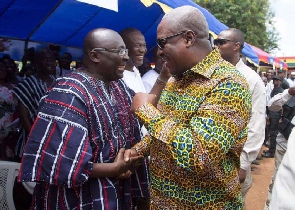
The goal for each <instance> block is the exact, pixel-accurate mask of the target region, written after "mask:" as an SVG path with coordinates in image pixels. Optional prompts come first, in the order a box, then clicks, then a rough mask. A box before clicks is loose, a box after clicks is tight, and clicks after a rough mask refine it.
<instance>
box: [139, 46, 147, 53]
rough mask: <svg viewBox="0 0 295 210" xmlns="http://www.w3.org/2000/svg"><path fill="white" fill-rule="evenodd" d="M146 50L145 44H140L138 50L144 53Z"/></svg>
mask: <svg viewBox="0 0 295 210" xmlns="http://www.w3.org/2000/svg"><path fill="white" fill-rule="evenodd" d="M146 51H147V49H146V46H140V47H139V52H142V53H145V52H146Z"/></svg>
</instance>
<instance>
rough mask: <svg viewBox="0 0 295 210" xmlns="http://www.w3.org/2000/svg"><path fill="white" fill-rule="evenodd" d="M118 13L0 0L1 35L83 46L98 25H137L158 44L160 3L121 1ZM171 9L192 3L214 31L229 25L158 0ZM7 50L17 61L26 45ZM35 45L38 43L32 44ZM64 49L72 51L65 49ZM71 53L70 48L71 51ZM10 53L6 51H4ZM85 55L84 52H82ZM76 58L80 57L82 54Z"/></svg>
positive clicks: (181, 0) (182, 1)
mask: <svg viewBox="0 0 295 210" xmlns="http://www.w3.org/2000/svg"><path fill="white" fill-rule="evenodd" d="M118 1H119V5H118V6H119V12H115V11H112V10H108V9H104V8H101V7H97V6H93V5H89V4H86V3H82V2H78V1H76V0H63V1H61V0H60V1H59V0H50V1H40V0H1V1H0V25H1V31H0V37H7V38H11V39H17V40H23V41H26V40H27V41H28V42H29V44H27V45H29V47H30V42H37V43H54V44H59V45H62V46H67V47H74V48H78V49H80V48H81V47H82V45H83V39H84V37H85V36H86V34H87V33H88V32H89V31H90V30H92V29H94V28H99V27H105V28H110V29H113V30H115V31H118V32H119V31H121V30H122V29H124V28H126V27H135V28H138V29H139V30H140V31H141V32H142V33H143V34H144V36H145V38H146V42H147V48H148V50H149V49H151V48H152V47H154V46H155V45H156V29H157V26H158V24H159V22H160V20H161V18H162V17H163V15H164V12H163V10H162V9H161V7H160V6H159V5H158V4H155V3H154V4H153V5H151V6H150V7H145V5H144V4H142V2H141V1H140V0H128V1H127V0H118ZM158 2H161V3H163V4H166V5H167V6H169V7H171V8H176V7H179V6H183V5H191V6H194V7H197V8H199V9H200V10H201V11H202V12H203V14H204V15H205V17H206V19H207V21H208V23H209V29H210V30H211V31H212V32H214V33H215V34H219V32H221V31H222V30H224V29H226V28H228V27H227V26H226V25H224V24H223V23H221V22H220V21H219V20H217V19H216V18H215V17H214V16H213V15H212V14H211V13H209V12H208V11H207V10H206V9H204V8H202V7H200V6H199V5H197V4H195V3H194V2H192V1H191V0H158ZM13 45H19V47H14V48H13V47H11V48H12V49H11V50H10V51H9V52H8V53H9V54H12V57H13V58H14V59H16V60H20V59H21V57H22V56H23V49H24V46H25V44H24V43H22V44H20V43H17V44H15V43H13ZM31 46H35V45H31ZM64 51H70V50H67V49H65V50H64ZM70 52H71V51H70ZM4 53H7V52H4ZM243 53H244V54H245V55H246V56H247V57H248V58H250V59H251V60H252V61H254V62H255V63H257V64H258V63H259V60H258V56H257V54H256V53H255V52H254V51H253V50H252V48H250V47H248V46H247V45H246V47H245V48H244V49H243ZM80 54H81V55H82V52H80ZM73 57H74V58H75V57H79V53H77V55H75V53H74V56H73Z"/></svg>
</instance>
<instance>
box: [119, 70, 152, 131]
mask: <svg viewBox="0 0 295 210" xmlns="http://www.w3.org/2000/svg"><path fill="white" fill-rule="evenodd" d="M123 75H124V76H123V78H122V79H123V81H124V82H125V83H126V85H127V86H128V87H129V88H130V89H132V90H133V91H134V92H135V93H138V92H143V93H146V90H145V87H144V85H143V82H142V80H141V76H140V73H139V71H138V69H137V68H136V67H133V71H128V70H125V71H124V73H123ZM141 132H142V135H143V136H145V135H146V133H147V130H146V128H145V127H144V126H142V128H141Z"/></svg>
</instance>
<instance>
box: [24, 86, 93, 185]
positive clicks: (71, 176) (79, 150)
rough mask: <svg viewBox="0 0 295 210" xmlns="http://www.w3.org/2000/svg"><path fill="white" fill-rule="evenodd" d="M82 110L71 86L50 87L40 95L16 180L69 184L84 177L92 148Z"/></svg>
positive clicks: (77, 183) (90, 164)
mask: <svg viewBox="0 0 295 210" xmlns="http://www.w3.org/2000/svg"><path fill="white" fill-rule="evenodd" d="M85 101H86V100H85ZM86 112H87V109H86V104H85V103H84V101H83V100H81V97H80V96H79V97H78V95H77V94H76V93H74V92H71V90H68V92H63V91H61V92H59V91H53V92H50V94H49V95H48V96H47V97H45V98H44V99H43V101H42V103H41V105H40V110H39V113H38V116H37V118H36V120H35V123H34V125H33V127H32V130H31V132H30V135H29V138H28V143H27V145H26V148H25V152H24V155H23V161H22V164H21V172H20V176H19V180H20V181H37V182H47V183H50V184H52V185H57V186H67V187H69V188H72V187H76V186H79V185H81V184H83V183H84V182H85V181H87V180H88V177H89V174H90V172H91V170H92V162H91V158H92V148H91V146H90V140H89V133H88V129H87V126H88V122H87V120H88V118H87V114H86Z"/></svg>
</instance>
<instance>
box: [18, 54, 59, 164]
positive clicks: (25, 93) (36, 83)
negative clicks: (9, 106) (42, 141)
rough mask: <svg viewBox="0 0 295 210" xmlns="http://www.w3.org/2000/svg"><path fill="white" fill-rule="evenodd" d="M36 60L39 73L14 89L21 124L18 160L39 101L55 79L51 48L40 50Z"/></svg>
mask: <svg viewBox="0 0 295 210" xmlns="http://www.w3.org/2000/svg"><path fill="white" fill-rule="evenodd" d="M35 61H36V68H37V74H35V75H31V76H29V77H27V78H26V79H24V80H23V81H22V82H20V83H19V84H18V85H17V86H16V87H14V89H13V94H14V96H15V98H16V99H17V101H18V106H17V110H18V116H19V120H20V124H21V130H20V137H19V139H18V141H17V145H16V151H15V161H17V162H20V161H21V157H22V154H23V149H24V146H25V143H26V141H27V137H28V134H29V133H30V130H31V128H32V126H33V123H34V120H35V118H36V117H37V113H38V111H37V110H38V106H39V101H40V99H41V98H42V97H43V96H44V94H45V93H46V90H47V88H49V87H50V86H51V84H52V83H53V81H54V80H55V76H54V75H55V59H54V54H53V52H52V51H51V50H50V49H48V48H42V49H40V50H38V51H37V53H36V58H35Z"/></svg>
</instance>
